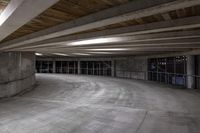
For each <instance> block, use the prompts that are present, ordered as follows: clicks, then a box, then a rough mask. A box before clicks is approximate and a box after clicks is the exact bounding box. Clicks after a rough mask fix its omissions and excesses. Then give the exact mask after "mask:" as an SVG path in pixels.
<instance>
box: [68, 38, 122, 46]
mask: <svg viewBox="0 0 200 133" xmlns="http://www.w3.org/2000/svg"><path fill="white" fill-rule="evenodd" d="M120 41H123V39H122V38H120V37H112V38H97V39H90V40H83V41H77V42H71V43H69V44H68V45H72V46H77V45H88V44H101V43H113V42H120Z"/></svg>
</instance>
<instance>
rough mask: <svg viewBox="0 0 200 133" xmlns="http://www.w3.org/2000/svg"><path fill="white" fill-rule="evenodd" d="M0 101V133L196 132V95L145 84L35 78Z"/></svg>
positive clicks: (199, 100)
mask: <svg viewBox="0 0 200 133" xmlns="http://www.w3.org/2000/svg"><path fill="white" fill-rule="evenodd" d="M36 77H37V81H38V86H37V87H36V88H35V89H34V90H32V91H30V92H27V93H25V94H23V95H20V96H15V97H13V98H8V99H2V100H0V133H200V93H198V92H195V91H193V90H186V89H185V90H184V89H175V88H171V87H168V86H166V85H160V84H156V83H152V82H148V81H137V80H128V79H117V78H109V77H96V76H78V75H62V74H37V76H36Z"/></svg>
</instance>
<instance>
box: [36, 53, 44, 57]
mask: <svg viewBox="0 0 200 133" xmlns="http://www.w3.org/2000/svg"><path fill="white" fill-rule="evenodd" d="M35 55H37V56H42V55H43V54H42V53H35Z"/></svg>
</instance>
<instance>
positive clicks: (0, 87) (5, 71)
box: [0, 52, 35, 98]
mask: <svg viewBox="0 0 200 133" xmlns="http://www.w3.org/2000/svg"><path fill="white" fill-rule="evenodd" d="M0 60H1V62H0V98H2V97H9V96H13V95H16V94H17V93H20V92H21V91H24V90H26V89H29V88H31V87H32V86H33V85H34V84H35V54H34V52H5V53H0Z"/></svg>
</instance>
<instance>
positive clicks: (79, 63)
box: [78, 61, 81, 74]
mask: <svg viewBox="0 0 200 133" xmlns="http://www.w3.org/2000/svg"><path fill="white" fill-rule="evenodd" d="M78 74H81V62H80V61H78Z"/></svg>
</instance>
